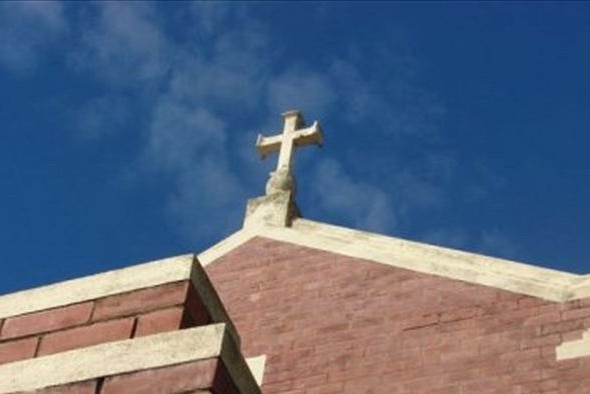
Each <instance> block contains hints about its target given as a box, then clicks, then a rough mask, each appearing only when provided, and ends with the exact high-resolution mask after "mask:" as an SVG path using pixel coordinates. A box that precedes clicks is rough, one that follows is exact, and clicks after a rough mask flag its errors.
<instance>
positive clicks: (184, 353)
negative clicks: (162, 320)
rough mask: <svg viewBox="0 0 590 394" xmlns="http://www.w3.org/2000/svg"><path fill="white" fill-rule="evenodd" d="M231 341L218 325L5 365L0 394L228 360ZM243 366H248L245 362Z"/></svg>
mask: <svg viewBox="0 0 590 394" xmlns="http://www.w3.org/2000/svg"><path fill="white" fill-rule="evenodd" d="M228 338H229V337H228V336H227V335H226V326H225V324H223V323H221V324H212V325H209V326H203V327H197V328H191V329H186V330H180V331H173V332H167V333H163V334H156V335H150V336H146V337H141V338H135V339H127V340H123V341H118V342H111V343H106V344H102V345H96V346H91V347H87V348H82V349H76V350H72V351H68V352H63V353H58V354H53V355H50V356H45V357H39V358H33V359H29V360H24V361H18V362H14V363H10V364H4V365H0V394H5V393H13V392H20V391H29V390H36V389H40V388H44V387H51V386H57V385H62V384H68V383H75V382H83V381H85V380H90V379H95V378H101V377H107V376H113V375H119V374H123V373H129V372H135V371H141V370H146V369H152V368H159V367H164V366H171V365H175V364H181V363H187V362H191V361H198V360H204V359H208V358H213V357H221V358H222V359H223V354H222V353H223V352H225V350H224V348H225V346H226V342H227V339H228ZM242 363H243V364H245V363H244V362H243V360H242ZM224 364H225V363H224ZM226 368H227V369H228V372H229V373H230V375H232V372H231V371H229V370H230V369H232V368H234V369H235V366H232V365H228V364H226ZM245 368H247V367H245ZM232 378H233V376H232ZM248 379H250V384H249V385H248V386H250V387H249V389H251V388H252V386H253V383H254V380H253V379H252V377H248V376H245V377H242V380H246V381H247V380H248ZM246 384H247V383H246ZM254 386H255V385H254ZM243 392H258V391H243Z"/></svg>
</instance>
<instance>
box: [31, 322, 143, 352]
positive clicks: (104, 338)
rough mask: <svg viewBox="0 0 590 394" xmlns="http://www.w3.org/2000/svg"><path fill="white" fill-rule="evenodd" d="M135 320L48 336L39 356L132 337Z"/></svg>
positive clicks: (107, 323)
mask: <svg viewBox="0 0 590 394" xmlns="http://www.w3.org/2000/svg"><path fill="white" fill-rule="evenodd" d="M133 323H134V318H125V319H118V320H109V321H106V322H100V323H94V324H91V325H89V326H84V327H77V328H72V329H69V330H65V331H59V332H55V333H52V334H47V335H45V336H44V337H43V338H42V339H41V344H40V346H39V351H38V355H39V356H44V355H47V354H52V353H58V352H63V351H66V350H71V349H77V348H82V347H87V346H92V345H97V344H99V343H105V342H114V341H119V340H123V339H127V338H130V337H131V332H132V329H133Z"/></svg>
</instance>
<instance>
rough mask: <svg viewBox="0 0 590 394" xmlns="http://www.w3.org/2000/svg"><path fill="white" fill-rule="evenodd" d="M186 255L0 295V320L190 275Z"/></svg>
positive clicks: (189, 261) (189, 260) (190, 262)
mask: <svg viewBox="0 0 590 394" xmlns="http://www.w3.org/2000/svg"><path fill="white" fill-rule="evenodd" d="M193 257H194V256H193V255H190V254H187V255H182V256H177V257H171V258H167V259H162V260H156V261H152V262H149V263H144V264H139V265H135V266H132V267H128V268H123V269H118V270H114V271H109V272H104V273H100V274H96V275H91V276H86V277H83V278H79V279H72V280H68V281H64V282H59V283H55V284H51V285H48V286H42V287H37V288H35V289H31V290H23V291H19V292H16V293H11V294H7V295H4V296H0V319H3V318H6V317H10V316H17V315H22V314H25V313H30V312H36V311H41V310H45V309H51V308H56V307H60V306H65V305H70V304H75V303H79V302H83V301H87V300H93V299H97V298H102V297H106V296H110V295H115V294H120V293H125V292H128V291H133V290H138V289H143V288H147V287H154V286H158V285H162V284H165V283H171V282H177V281H181V280H186V279H188V278H190V274H191V267H192V264H193Z"/></svg>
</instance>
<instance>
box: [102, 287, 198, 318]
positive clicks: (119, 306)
mask: <svg viewBox="0 0 590 394" xmlns="http://www.w3.org/2000/svg"><path fill="white" fill-rule="evenodd" d="M188 285H189V283H188V282H187V281H182V282H175V283H168V284H165V285H161V286H156V287H150V288H147V289H142V290H137V291H132V292H129V293H123V294H117V295H114V296H109V297H105V298H102V299H99V300H97V301H96V307H95V309H94V313H93V314H92V320H93V321H98V320H104V319H111V318H113V317H123V316H130V315H134V314H138V313H143V312H149V311H153V310H155V309H160V308H165V307H168V306H174V305H181V304H183V303H184V302H185V300H186V296H187V288H188Z"/></svg>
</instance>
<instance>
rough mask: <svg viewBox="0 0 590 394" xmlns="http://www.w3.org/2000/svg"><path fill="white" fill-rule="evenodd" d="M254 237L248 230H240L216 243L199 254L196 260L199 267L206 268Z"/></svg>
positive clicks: (253, 233)
mask: <svg viewBox="0 0 590 394" xmlns="http://www.w3.org/2000/svg"><path fill="white" fill-rule="evenodd" d="M255 235H256V234H255V232H252V231H251V230H250V229H242V230H240V231H237V232H235V233H233V234H232V235H230V236H229V237H227V238H225V239H223V240H222V241H220V242H218V243H216V244H215V245H213V246H212V247H210V248H209V249H207V250H205V251H203V252H201V253H199V254H198V255H197V258H198V259H199V262H200V263H201V265H202V266H203V267H206V266H207V265H209V264H210V263H212V262H213V261H215V260H217V259H218V258H220V257H221V256H223V255H225V254H227V253H229V252H231V251H232V250H234V249H235V248H237V247H238V246H240V245H243V244H244V243H246V241H248V240H250V239H251V238H252V237H253V236H255Z"/></svg>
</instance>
